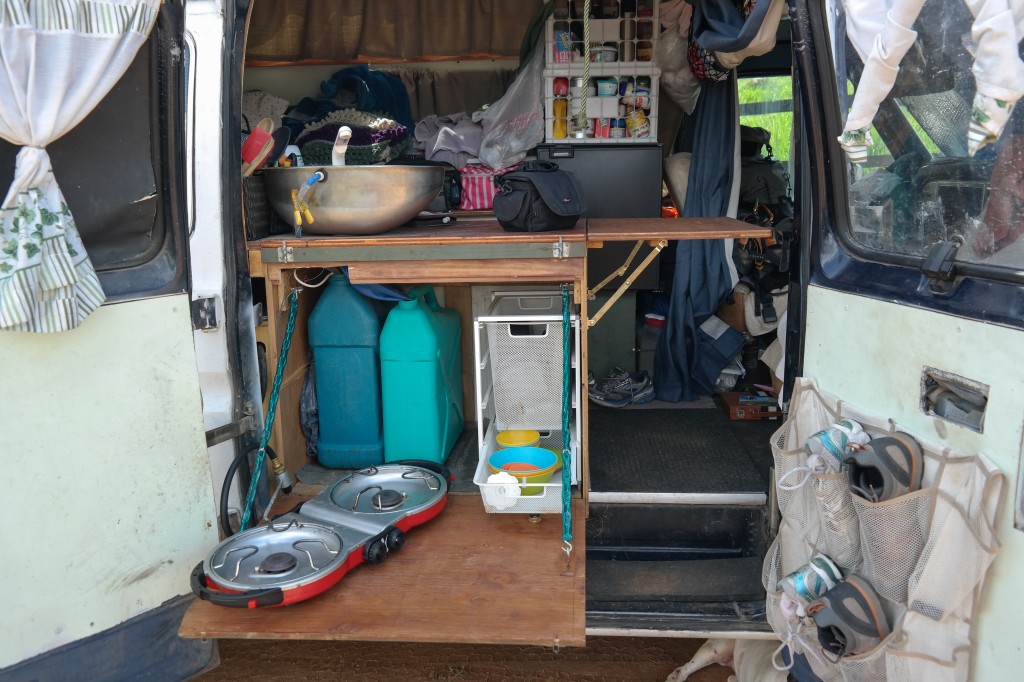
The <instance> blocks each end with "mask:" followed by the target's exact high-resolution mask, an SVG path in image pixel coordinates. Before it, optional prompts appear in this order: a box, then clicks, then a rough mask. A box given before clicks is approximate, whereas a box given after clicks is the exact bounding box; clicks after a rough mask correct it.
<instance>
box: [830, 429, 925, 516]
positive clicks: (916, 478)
mask: <svg viewBox="0 0 1024 682" xmlns="http://www.w3.org/2000/svg"><path fill="white" fill-rule="evenodd" d="M846 467H847V469H848V470H849V476H850V489H851V490H852V491H853V492H854V493H856V494H857V495H860V496H861V497H863V498H864V499H866V500H870V501H871V502H882V501H884V500H891V499H893V498H894V497H899V496H900V495H906V494H907V493H912V492H914V491H915V490H920V489H921V477H922V475H923V473H924V457H923V455H922V454H921V445H920V444H919V443H918V442H917V441H916V440H914V438H913V437H912V436H911V435H910V434H907V433H902V432H896V433H893V434H890V435H888V436H879V437H878V438H875V439H874V440H872V441H871V442H870V443H868V444H867V445H866V446H864V448H863V449H860V450H854V451H852V452H851V453H850V454H849V455H848V456H847V458H846Z"/></svg>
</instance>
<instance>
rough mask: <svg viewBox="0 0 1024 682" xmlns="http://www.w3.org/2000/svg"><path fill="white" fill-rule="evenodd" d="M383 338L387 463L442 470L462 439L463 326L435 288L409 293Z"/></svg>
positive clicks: (386, 325)
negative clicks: (418, 463)
mask: <svg viewBox="0 0 1024 682" xmlns="http://www.w3.org/2000/svg"><path fill="white" fill-rule="evenodd" d="M409 296H410V297H411V298H412V300H410V301H399V303H398V305H396V306H395V307H394V308H392V309H391V312H390V313H388V317H387V320H386V321H385V322H384V329H383V330H382V331H381V335H380V356H381V390H382V395H383V407H384V459H385V461H387V462H394V461H398V460H403V459H422V460H429V461H432V462H437V463H438V464H443V463H444V461H445V459H447V457H448V454H449V453H450V452H451V449H452V447H453V446H454V445H455V441H456V440H458V438H459V435H460V434H461V433H462V427H463V425H464V424H465V418H464V416H463V415H464V413H463V407H462V352H461V348H460V342H461V335H462V330H461V325H460V323H459V314H458V312H456V311H454V310H451V309H449V308H442V307H441V306H439V305H438V303H437V298H436V296H435V295H434V288H433V287H432V286H429V285H428V286H423V287H417V288H415V289H413V290H412V291H410V292H409Z"/></svg>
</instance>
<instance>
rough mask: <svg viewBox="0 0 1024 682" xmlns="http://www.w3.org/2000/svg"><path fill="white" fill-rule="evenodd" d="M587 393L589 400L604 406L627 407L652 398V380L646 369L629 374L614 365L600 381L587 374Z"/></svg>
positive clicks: (646, 401)
mask: <svg viewBox="0 0 1024 682" xmlns="http://www.w3.org/2000/svg"><path fill="white" fill-rule="evenodd" d="M587 393H588V395H589V397H590V400H591V402H594V403H596V404H598V405H603V406H604V407H629V406H630V405H642V404H643V403H649V402H650V401H652V400H654V382H652V381H651V377H650V375H649V374H647V371H646V370H640V371H639V372H636V373H635V374H631V373H630V372H629V371H628V370H625V369H622V368H621V367H616V368H615V369H614V370H612V372H611V373H610V374H609V375H608V376H607V377H605V378H604V379H603V380H602V381H600V382H596V381H595V380H594V377H593V374H590V375H588V376H587Z"/></svg>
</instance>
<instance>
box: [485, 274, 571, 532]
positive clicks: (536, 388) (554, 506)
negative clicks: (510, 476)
mask: <svg viewBox="0 0 1024 682" xmlns="http://www.w3.org/2000/svg"><path fill="white" fill-rule="evenodd" d="M473 331H474V333H473V342H474V359H475V366H476V422H477V442H478V444H479V452H480V461H479V463H478V466H477V471H476V475H475V476H474V478H473V482H474V483H476V484H477V485H478V486H480V491H481V495H482V496H483V498H484V506H485V508H486V509H487V511H501V512H511V513H528V514H540V513H557V512H559V511H560V510H561V508H562V507H561V505H562V496H561V489H562V483H561V481H562V479H561V475H560V473H558V472H556V473H555V475H554V476H552V478H551V480H550V482H548V483H542V484H532V483H531V484H530V485H529V486H528V487H527V486H524V492H527V491H528V492H532V493H533V494H524V495H522V496H520V497H518V498H517V499H513V500H507V499H503V495H502V494H501V493H502V492H503V490H502V489H500V488H499V487H498V486H496V485H495V484H488V483H487V478H488V477H489V476H490V473H491V472H490V470H489V469H488V467H487V458H488V457H489V456H490V455H491V454H492V453H493V452H494V451H495V450H496V449H497V448H498V445H497V440H496V439H497V435H498V434H499V433H500V432H502V431H506V430H511V429H517V430H518V429H527V430H533V431H537V432H539V433H540V436H541V440H540V443H539V445H540V447H546V448H550V449H553V450H557V451H559V452H561V450H562V448H563V438H562V392H563V386H564V370H563V368H564V346H563V339H564V335H563V313H562V293H561V292H560V291H515V292H495V293H494V294H493V296H492V299H491V303H490V305H489V306H488V308H487V311H486V312H485V314H484V315H481V316H479V317H477V318H476V320H475V324H474V330H473ZM569 333H570V335H571V337H570V339H569V352H570V362H569V372H570V377H569V441H570V446H569V450H570V471H571V479H572V483H573V484H574V485H576V484H578V483H579V480H580V472H581V465H580V461H579V452H580V447H579V434H580V433H581V423H580V422H581V414H580V409H579V408H580V386H581V383H580V367H579V355H580V334H579V315H578V314H577V313H576V312H575V311H574V310H573V309H572V304H570V314H569Z"/></svg>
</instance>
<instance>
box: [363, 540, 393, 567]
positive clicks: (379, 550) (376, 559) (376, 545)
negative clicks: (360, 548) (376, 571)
mask: <svg viewBox="0 0 1024 682" xmlns="http://www.w3.org/2000/svg"><path fill="white" fill-rule="evenodd" d="M387 556H388V547H387V545H385V544H384V542H383V541H381V540H374V541H373V542H371V543H370V544H369V545H367V546H366V549H365V550H364V552H363V559H364V560H365V561H366V563H368V564H379V563H380V562H382V561H384V559H385V558H387Z"/></svg>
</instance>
